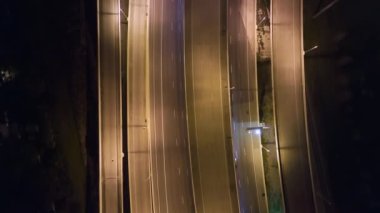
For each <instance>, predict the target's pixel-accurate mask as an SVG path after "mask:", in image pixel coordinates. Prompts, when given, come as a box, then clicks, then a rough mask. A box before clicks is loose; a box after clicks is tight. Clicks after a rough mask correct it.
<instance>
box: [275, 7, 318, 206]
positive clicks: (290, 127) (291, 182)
mask: <svg viewBox="0 0 380 213" xmlns="http://www.w3.org/2000/svg"><path fill="white" fill-rule="evenodd" d="M272 9H273V11H272V22H273V31H272V32H273V37H272V39H273V41H272V42H273V58H272V61H273V78H274V79H273V80H274V95H275V110H276V120H277V134H278V135H277V136H278V141H279V142H278V143H279V153H280V161H281V162H280V164H281V172H282V181H283V182H282V184H283V189H284V195H285V206H286V211H287V212H292V213H297V212H300V213H305V212H308V213H312V212H315V209H314V201H313V193H312V192H313V190H312V182H311V174H310V171H311V170H310V167H309V159H308V142H307V134H306V129H305V112H304V106H305V105H304V104H305V102H304V88H303V85H304V79H303V78H304V77H303V45H302V42H303V41H302V13H301V12H302V0H275V1H273V6H272Z"/></svg>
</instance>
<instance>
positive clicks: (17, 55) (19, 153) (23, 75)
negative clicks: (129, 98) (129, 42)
mask: <svg viewBox="0 0 380 213" xmlns="http://www.w3.org/2000/svg"><path fill="white" fill-rule="evenodd" d="M0 29H1V33H0V71H2V72H3V73H5V74H2V75H1V77H2V78H1V79H0V98H1V101H0V173H1V175H0V188H1V190H0V212H84V211H85V212H96V211H97V207H96V203H97V189H98V187H97V167H98V166H97V131H96V128H97V95H96V60H95V58H96V33H95V32H96V1H95V2H93V1H88V0H81V1H75V0H69V1H64V2H54V1H53V2H52V1H46V0H39V1H27V0H19V1H11V0H5V1H1V2H0ZM4 76H5V77H4ZM9 76H11V77H9ZM94 204H95V205H94Z"/></svg>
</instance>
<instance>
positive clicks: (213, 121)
mask: <svg viewBox="0 0 380 213" xmlns="http://www.w3.org/2000/svg"><path fill="white" fill-rule="evenodd" d="M226 3H227V2H226V1H212V0H191V1H186V2H185V4H186V18H185V21H186V22H185V26H186V30H185V32H186V33H185V44H186V47H185V55H186V57H185V58H186V68H185V69H186V70H185V72H186V75H185V76H186V81H185V83H186V98H187V99H186V100H187V112H188V125H189V126H188V128H189V139H190V147H191V149H190V151H191V163H192V170H193V183H194V194H195V205H196V210H197V212H199V213H200V212H205V213H208V212H238V202H237V192H236V185H235V175H234V166H233V157H232V140H231V139H232V137H231V128H230V108H229V87H230V86H229V81H228V71H227V37H226V35H227V33H226V32H227V29H226V26H227V4H226Z"/></svg>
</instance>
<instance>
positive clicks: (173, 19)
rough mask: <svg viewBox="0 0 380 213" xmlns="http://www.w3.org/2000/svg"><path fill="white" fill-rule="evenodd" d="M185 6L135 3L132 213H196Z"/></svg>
mask: <svg viewBox="0 0 380 213" xmlns="http://www.w3.org/2000/svg"><path fill="white" fill-rule="evenodd" d="M183 9H184V8H183V2H182V1H171V0H162V1H154V0H151V1H138V0H134V1H130V4H129V25H128V26H129V31H128V38H129V39H128V60H127V64H128V71H127V100H128V101H127V111H128V120H127V122H128V155H129V183H130V201H131V212H137V213H139V212H144V213H145V212H147V213H148V212H162V213H167V212H168V213H169V212H189V213H190V212H194V199H193V193H192V182H191V170H190V161H189V147H188V139H187V125H186V111H185V109H186V108H185V97H184V95H183V94H184V93H185V92H184V65H183V63H184V59H183V56H184V54H183Z"/></svg>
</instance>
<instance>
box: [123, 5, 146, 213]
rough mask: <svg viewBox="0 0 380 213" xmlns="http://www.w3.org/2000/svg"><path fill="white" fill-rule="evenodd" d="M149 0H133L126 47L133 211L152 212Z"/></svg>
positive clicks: (131, 201) (130, 183)
mask: <svg viewBox="0 0 380 213" xmlns="http://www.w3.org/2000/svg"><path fill="white" fill-rule="evenodd" d="M147 13H148V2H147V0H130V1H129V13H128V14H129V16H128V47H127V81H126V82H127V92H126V94H127V135H128V139H127V143H128V173H129V194H130V210H131V212H147V213H148V212H151V211H152V194H151V176H150V144H149V140H148V128H147V113H148V110H147V109H148V104H147V98H146V97H147V94H148V93H147V92H148V91H147V76H148V73H147V72H148V68H147V51H148V49H147V38H148V16H147Z"/></svg>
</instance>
